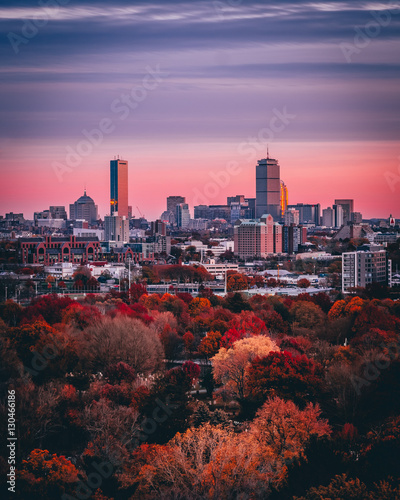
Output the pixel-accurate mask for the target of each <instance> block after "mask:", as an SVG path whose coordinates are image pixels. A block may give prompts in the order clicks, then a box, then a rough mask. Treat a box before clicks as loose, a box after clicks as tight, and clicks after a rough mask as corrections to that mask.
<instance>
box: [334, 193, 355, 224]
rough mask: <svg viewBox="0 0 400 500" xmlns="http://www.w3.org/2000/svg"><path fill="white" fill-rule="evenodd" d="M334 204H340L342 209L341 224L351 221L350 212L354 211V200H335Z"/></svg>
mask: <svg viewBox="0 0 400 500" xmlns="http://www.w3.org/2000/svg"><path fill="white" fill-rule="evenodd" d="M335 205H340V206H341V207H342V209H343V224H347V223H348V222H351V214H352V213H353V212H354V200H343V199H339V200H335ZM337 227H339V226H337Z"/></svg>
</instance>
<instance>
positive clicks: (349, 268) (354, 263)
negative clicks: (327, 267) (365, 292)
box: [342, 245, 392, 293]
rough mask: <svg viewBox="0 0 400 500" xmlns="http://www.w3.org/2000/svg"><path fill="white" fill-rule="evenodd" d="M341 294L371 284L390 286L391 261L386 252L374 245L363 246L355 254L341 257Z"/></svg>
mask: <svg viewBox="0 0 400 500" xmlns="http://www.w3.org/2000/svg"><path fill="white" fill-rule="evenodd" d="M342 259H343V260H342V292H343V293H348V292H349V291H350V290H349V289H351V288H355V287H363V288H365V287H366V286H367V285H368V284H371V283H381V284H383V285H388V286H391V275H392V269H391V260H388V258H387V252H386V250H384V249H382V247H379V246H374V245H365V246H364V247H361V249H360V250H359V251H357V252H345V253H343V255H342Z"/></svg>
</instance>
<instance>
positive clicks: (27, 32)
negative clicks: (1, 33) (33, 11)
mask: <svg viewBox="0 0 400 500" xmlns="http://www.w3.org/2000/svg"><path fill="white" fill-rule="evenodd" d="M69 2H70V0H39V2H38V5H39V7H41V9H40V10H39V12H38V14H37V16H35V17H34V18H31V19H24V20H22V21H21V29H20V31H19V32H18V33H15V32H14V31H10V32H9V33H8V34H7V38H8V41H9V42H10V44H11V47H12V49H13V51H14V52H15V54H19V52H20V51H21V49H20V46H21V45H22V46H24V45H27V44H28V43H29V42H30V41H31V40H32V39H33V38H35V36H36V35H37V34H38V33H39V31H40V30H41V29H42V28H44V27H45V26H46V25H47V23H48V22H49V21H50V20H51V19H55V18H56V16H57V14H58V13H59V12H60V7H61V6H64V5H67V4H69Z"/></svg>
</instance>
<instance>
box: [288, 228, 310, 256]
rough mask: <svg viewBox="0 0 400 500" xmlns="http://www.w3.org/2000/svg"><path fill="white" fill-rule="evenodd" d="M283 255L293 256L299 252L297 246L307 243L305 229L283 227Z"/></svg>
mask: <svg viewBox="0 0 400 500" xmlns="http://www.w3.org/2000/svg"><path fill="white" fill-rule="evenodd" d="M282 231H283V238H282V240H283V243H282V246H283V248H282V250H283V253H287V254H290V255H291V254H294V253H297V252H298V251H299V246H300V245H303V244H304V243H305V242H306V241H307V228H306V227H303V226H295V225H294V224H292V225H290V226H286V225H285V226H283V230H282Z"/></svg>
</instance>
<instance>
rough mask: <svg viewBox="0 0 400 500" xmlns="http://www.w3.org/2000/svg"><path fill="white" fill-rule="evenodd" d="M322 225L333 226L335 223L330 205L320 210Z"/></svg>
mask: <svg viewBox="0 0 400 500" xmlns="http://www.w3.org/2000/svg"><path fill="white" fill-rule="evenodd" d="M322 225H323V226H325V227H333V226H334V225H335V213H334V211H333V209H332V208H331V207H328V208H324V209H323V210H322Z"/></svg>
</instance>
